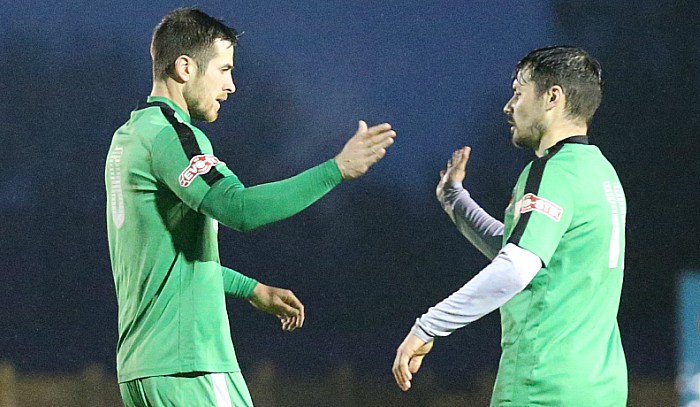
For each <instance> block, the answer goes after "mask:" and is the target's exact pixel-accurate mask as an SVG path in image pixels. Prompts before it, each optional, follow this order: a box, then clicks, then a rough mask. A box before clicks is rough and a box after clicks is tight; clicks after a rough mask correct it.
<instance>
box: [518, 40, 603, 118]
mask: <svg viewBox="0 0 700 407" xmlns="http://www.w3.org/2000/svg"><path fill="white" fill-rule="evenodd" d="M524 73H527V74H529V76H528V77H527V80H532V81H534V82H535V86H536V89H537V92H538V93H539V94H540V95H541V94H542V93H543V92H545V91H546V90H547V89H549V88H551V87H552V86H555V85H559V86H561V88H562V90H563V91H564V94H565V95H566V109H567V111H568V114H569V116H570V117H571V118H574V119H581V120H584V121H585V122H586V124H590V122H591V119H593V114H594V113H595V111H596V110H597V109H598V106H600V101H601V99H602V97H603V89H602V83H603V80H602V70H601V67H600V63H599V62H598V61H596V60H595V59H594V58H593V57H591V56H590V55H589V54H588V53H587V52H586V51H584V50H582V49H581V48H576V47H569V46H557V47H547V48H540V49H536V50H534V51H532V52H530V53H529V54H527V56H525V58H523V59H522V60H521V61H520V62H518V65H517V66H516V67H515V73H514V74H513V79H517V78H518V75H519V74H520V75H522V74H524ZM521 78H522V76H521Z"/></svg>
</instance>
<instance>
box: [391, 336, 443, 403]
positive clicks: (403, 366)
mask: <svg viewBox="0 0 700 407" xmlns="http://www.w3.org/2000/svg"><path fill="white" fill-rule="evenodd" d="M434 343H435V341H430V342H424V341H423V340H422V339H420V338H419V337H417V336H415V335H414V334H412V333H410V332H409V334H408V335H407V336H406V339H404V340H403V342H402V343H401V345H399V348H398V349H397V350H396V359H394V365H393V366H392V368H391V372H392V373H393V374H394V379H395V380H396V384H398V385H399V387H400V388H401V390H403V391H408V389H410V388H411V380H412V379H413V375H414V374H415V373H418V369H420V366H421V364H422V363H423V358H424V357H425V355H427V354H428V352H430V350H431V349H433V344H434Z"/></svg>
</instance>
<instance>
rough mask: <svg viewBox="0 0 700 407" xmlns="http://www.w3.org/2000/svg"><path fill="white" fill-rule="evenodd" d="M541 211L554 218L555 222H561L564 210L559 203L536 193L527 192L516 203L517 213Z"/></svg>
mask: <svg viewBox="0 0 700 407" xmlns="http://www.w3.org/2000/svg"><path fill="white" fill-rule="evenodd" d="M532 211H536V212H540V213H542V214H544V215H546V216H549V217H550V218H552V219H553V220H554V221H555V222H559V220H560V219H561V215H562V213H564V210H563V209H562V208H561V207H560V206H559V205H557V204H555V203H553V202H550V201H548V200H546V199H544V198H540V197H539V196H537V195H535V194H531V193H528V194H525V196H523V199H521V200H520V201H519V202H517V203H516V204H515V212H516V213H517V214H522V213H528V212H532Z"/></svg>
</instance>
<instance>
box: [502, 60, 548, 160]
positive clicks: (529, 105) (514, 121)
mask: <svg viewBox="0 0 700 407" xmlns="http://www.w3.org/2000/svg"><path fill="white" fill-rule="evenodd" d="M529 76H530V74H529V73H528V72H527V71H525V72H523V71H521V72H519V73H518V76H517V77H516V78H515V80H514V81H513V96H512V97H511V98H510V100H509V101H508V103H506V105H505V106H504V107H503V112H504V113H505V114H506V115H508V123H510V125H511V127H510V133H511V136H512V141H513V144H514V145H515V146H516V147H522V148H532V149H533V150H537V148H538V147H539V145H540V141H541V140H542V136H544V132H545V129H546V126H545V125H544V113H545V103H544V101H545V95H544V94H542V95H538V94H537V87H536V85H535V82H534V81H531V80H529Z"/></svg>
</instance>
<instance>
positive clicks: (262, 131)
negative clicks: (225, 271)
mask: <svg viewBox="0 0 700 407" xmlns="http://www.w3.org/2000/svg"><path fill="white" fill-rule="evenodd" d="M0 3H1V5H2V7H0V95H1V97H0V122H1V123H2V124H1V125H0V154H1V155H2V157H3V158H4V159H3V163H2V164H1V165H0V168H1V169H2V176H0V360H6V361H9V362H11V363H12V364H13V365H14V366H15V367H16V368H17V369H18V371H19V372H22V373H37V372H74V371H79V370H81V369H83V368H84V367H85V366H88V365H90V364H93V363H98V364H102V365H104V366H106V368H107V370H108V371H109V372H114V369H115V362H114V357H115V356H114V354H115V346H116V341H117V330H116V327H117V322H116V316H117V309H116V298H115V294H114V285H113V281H112V274H111V269H110V263H109V254H108V248H107V236H106V226H105V193H104V176H103V168H104V160H105V156H106V153H107V149H108V146H109V143H110V139H111V136H112V133H113V132H114V130H115V129H116V128H117V127H118V126H120V125H121V124H122V123H123V122H124V121H126V120H127V119H128V116H129V112H130V111H131V110H132V109H133V108H134V107H135V106H136V104H137V103H138V102H139V101H140V100H143V99H145V97H146V96H147V95H148V94H149V93H150V89H151V76H150V64H151V62H150V56H149V53H148V47H149V42H150V36H151V33H152V29H153V27H154V26H155V25H156V24H157V23H158V21H159V20H160V18H161V17H162V16H163V15H164V14H166V13H167V12H168V11H169V10H171V9H173V8H175V7H178V6H182V5H191V4H188V3H181V2H173V1H163V0H159V1H136V0H127V1H120V2H119V1H116V2H115V1H102V0H97V1H94V0H92V1H87V0H74V1H52V0H46V1H41V2H39V1H36V0H29V1H11V0H0ZM196 5H197V6H199V7H201V8H202V9H203V10H204V11H206V12H208V13H209V14H211V15H213V16H216V17H218V18H222V19H224V20H225V21H226V22H227V23H229V24H230V25H232V26H234V27H235V28H236V29H237V30H239V31H244V32H245V34H244V35H243V36H242V37H241V40H240V45H239V47H238V48H237V49H236V69H235V71H234V79H235V81H236V85H237V87H238V91H237V92H236V93H235V94H234V95H233V97H231V98H230V99H229V101H228V102H227V103H225V104H224V105H223V106H222V109H221V111H220V117H219V120H218V121H217V122H215V123H213V124H202V125H201V128H202V129H203V130H204V131H205V132H206V133H207V134H208V135H209V137H210V139H211V140H212V143H213V145H214V148H215V152H216V154H217V156H218V157H219V158H220V159H222V160H223V161H225V162H226V163H227V164H228V166H229V167H230V168H231V169H232V170H233V171H234V172H236V173H237V174H238V176H239V177H240V178H241V180H242V181H243V182H244V183H245V184H246V185H255V184H259V183H263V182H269V181H274V180H278V179H282V178H286V177H289V176H292V175H294V174H296V173H298V172H300V171H302V170H304V169H306V168H309V167H311V166H314V165H316V164H319V163H321V162H322V161H325V160H327V159H328V158H330V157H332V156H334V155H335V154H336V153H337V152H338V151H340V149H341V148H342V146H343V144H344V142H345V141H346V140H347V139H348V138H349V137H350V136H351V135H352V134H353V133H354V131H355V129H356V127H357V120H358V119H364V120H367V121H368V122H369V123H370V124H373V123H378V122H382V121H388V122H390V123H392V125H393V126H394V128H395V129H396V130H397V132H398V137H397V140H396V144H395V145H394V146H393V147H391V148H390V149H389V151H388V154H387V156H386V157H385V159H384V160H383V161H381V162H380V163H379V164H377V165H376V166H375V167H374V168H372V170H371V171H370V172H369V173H368V174H367V175H366V176H365V177H363V178H362V179H360V180H357V181H354V182H348V183H343V184H342V185H341V186H339V187H338V188H336V189H335V190H334V191H332V192H331V193H330V194H329V195H328V196H326V197H325V198H324V199H322V200H321V201H319V202H318V203H316V204H315V205H313V206H312V207H311V208H309V209H308V210H306V211H305V212H303V213H301V214H299V215H297V216H295V217H293V218H292V219H289V220H286V221H283V222H280V223H277V224H275V225H272V226H269V227H267V228H264V229H262V230H258V231H255V232H252V233H248V234H241V233H238V232H234V231H231V230H223V228H222V230H221V231H220V248H221V257H222V262H223V263H224V264H226V265H228V266H230V267H232V268H234V269H237V270H239V271H241V272H243V273H245V274H247V275H250V276H252V277H255V278H257V279H259V280H260V281H262V282H264V283H266V284H269V285H274V286H279V287H288V288H291V289H292V290H293V291H294V292H295V293H296V294H297V296H298V297H299V298H300V299H301V300H302V301H303V302H304V303H305V305H306V309H307V322H306V325H305V326H304V328H303V329H301V330H299V331H296V332H293V333H291V334H290V333H283V332H282V331H281V330H280V329H279V325H278V322H277V321H276V320H275V319H274V318H273V317H272V316H269V315H266V314H262V313H260V312H258V311H256V310H254V309H253V308H252V307H251V306H250V305H248V304H247V303H246V302H244V301H240V300H230V301H229V313H230V318H231V322H232V331H233V337H234V342H235V345H236V350H237V353H238V357H239V360H240V362H241V366H242V367H243V370H244V372H246V371H250V370H251V369H253V368H254V367H255V366H256V364H257V363H259V362H260V361H264V360H272V361H274V363H275V364H276V365H277V367H278V368H279V369H280V370H281V371H282V372H286V373H289V374H304V375H318V374H324V373H326V372H328V371H329V370H330V369H333V368H335V367H337V366H339V365H350V366H351V367H352V368H353V369H356V370H357V371H361V372H363V373H366V374H372V375H377V377H378V378H380V379H379V380H384V381H386V382H387V383H391V380H392V379H391V376H390V367H391V362H392V361H393V357H394V352H395V349H396V346H397V345H398V344H399V343H400V342H401V340H402V339H403V337H404V336H405V334H406V333H407V331H408V329H409V328H410V327H411V325H412V324H413V321H414V319H415V318H416V317H417V316H419V315H420V314H421V313H423V312H424V311H425V310H426V309H427V308H428V307H429V306H431V305H434V304H435V303H436V302H438V301H439V300H441V299H442V298H444V297H445V296H447V295H448V294H450V293H451V292H453V291H454V290H456V289H457V288H459V287H460V286H461V285H462V284H464V283H465V282H466V281H467V280H468V279H469V278H471V277H472V276H473V275H474V274H476V273H477V272H478V271H479V270H480V269H481V268H482V267H484V266H485V265H486V264H487V260H486V259H485V258H484V257H482V256H481V254H480V253H479V252H478V251H477V250H476V249H474V248H473V247H472V246H471V245H470V244H469V243H468V242H467V241H466V240H465V239H464V238H462V237H461V235H460V234H459V233H458V232H457V230H456V229H455V228H454V227H453V225H452V224H451V222H450V221H449V219H448V217H447V216H446V215H445V214H444V213H443V212H442V210H441V208H440V206H439V204H438V203H437V201H436V200H435V198H434V188H435V184H436V183H437V180H438V173H439V171H440V170H441V169H442V168H443V167H444V165H445V162H446V160H447V158H449V156H450V154H451V152H452V151H453V150H455V149H457V148H459V147H461V146H463V145H471V146H472V148H473V151H472V159H471V161H470V164H469V168H468V179H467V183H466V185H467V187H468V188H469V189H470V190H471V192H472V194H473V196H474V197H475V199H476V200H477V201H478V202H480V203H481V204H482V206H484V208H485V209H487V210H488V211H489V212H490V213H492V214H493V215H495V216H496V217H498V218H502V216H501V214H502V211H503V209H504V208H505V206H506V205H507V203H508V199H509V198H510V191H511V188H512V186H513V185H514V184H515V181H516V178H517V175H518V174H519V172H520V171H521V170H522V168H523V167H524V166H525V164H526V163H527V162H528V161H529V160H531V159H532V158H533V155H532V152H530V151H523V150H516V149H515V148H513V147H512V145H511V143H510V134H509V130H508V124H507V121H506V117H505V116H504V115H503V113H502V107H503V105H504V104H505V102H506V101H507V100H508V98H509V97H510V86H511V80H510V78H511V74H512V71H513V68H514V66H515V64H516V63H517V61H518V60H519V59H520V58H522V57H523V56H524V55H525V54H526V53H527V52H529V51H530V50H531V49H534V48H539V47H542V46H547V45H556V44H570V45H576V46H580V47H583V48H584V49H586V50H588V51H589V52H590V53H592V54H593V55H594V56H595V57H597V58H598V59H599V60H600V61H601V63H602V66H603V72H604V80H605V85H604V97H603V103H602V105H601V107H600V109H599V111H598V113H597V115H596V117H595V119H594V123H593V125H592V128H591V129H590V132H589V134H590V135H591V141H592V142H593V143H595V144H597V145H598V146H600V148H601V149H602V151H603V152H604V154H605V155H606V156H607V157H608V158H609V160H610V161H611V162H612V163H613V164H614V165H615V167H616V168H617V171H618V173H619V176H620V178H621V180H622V182H623V185H624V187H625V189H626V193H627V199H628V223H627V232H628V235H627V239H628V240H627V241H628V246H627V256H626V278H625V284H624V289H623V297H622V303H621V308H620V313H619V322H620V328H621V331H622V338H623V343H624V346H625V350H626V354H627V358H628V364H629V369H630V374H631V375H636V376H654V377H664V378H670V377H673V376H674V375H675V364H676V362H675V349H676V342H675V330H676V325H675V321H676V317H675V283H676V278H677V273H678V272H679V271H681V270H683V269H692V268H698V267H700V249H699V248H698V229H699V228H700V216H699V212H700V211H698V198H699V195H700V194H699V192H700V181H699V179H700V159H699V158H698V157H700V151H698V150H699V149H698V141H697V138H698V134H699V132H700V24H698V21H700V3H699V2H693V1H677V2H671V1H650V0H643V1H632V0H623V1H597V0H595V1H586V2H570V1H564V0H553V1H548V2H546V1H538V0H526V1H517V2H514V1H505V0H498V1H494V0H474V1H442V2H425V1H389V0H375V1H352V2H349V1H342V0H325V1H320V0H318V1H317V0H314V1H304V2H289V1H213V0H212V1H208V0H201V1H199V2H197V3H196ZM499 330H500V328H499V318H498V315H497V313H493V314H491V315H489V316H487V317H485V318H483V319H482V320H481V321H478V322H476V323H474V324H472V325H471V326H469V327H467V328H465V329H463V330H461V331H459V332H457V333H455V334H453V335H452V336H450V337H448V338H446V339H442V340H440V341H439V343H438V344H437V346H436V348H435V350H434V351H433V352H432V353H431V355H430V356H429V359H427V361H426V363H425V365H424V368H425V369H427V370H431V371H432V372H434V374H435V376H436V377H437V378H438V379H439V380H440V382H441V383H444V384H445V385H446V386H450V387H453V388H459V387H467V386H469V385H470V384H471V383H472V382H473V381H474V380H476V379H477V378H478V377H481V376H483V375H485V374H488V373H489V372H492V371H494V370H495V369H496V366H497V363H498V356H499V335H500V333H499Z"/></svg>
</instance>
